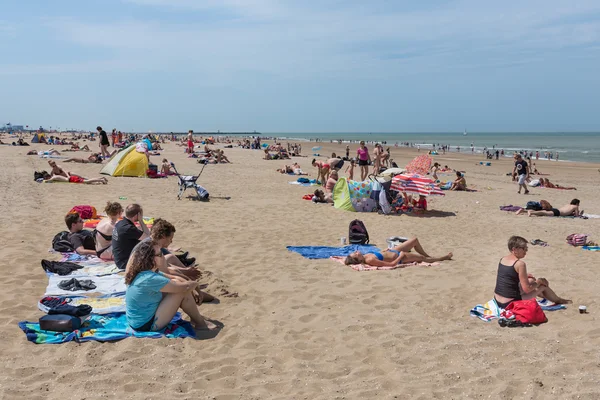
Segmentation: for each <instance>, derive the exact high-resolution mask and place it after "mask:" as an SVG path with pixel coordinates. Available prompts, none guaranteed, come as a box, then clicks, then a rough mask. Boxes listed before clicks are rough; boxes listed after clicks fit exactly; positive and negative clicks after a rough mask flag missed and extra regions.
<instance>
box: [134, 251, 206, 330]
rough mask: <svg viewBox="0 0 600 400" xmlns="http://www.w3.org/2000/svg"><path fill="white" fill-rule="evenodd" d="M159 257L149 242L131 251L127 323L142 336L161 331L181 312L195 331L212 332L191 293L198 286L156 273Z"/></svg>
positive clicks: (158, 253)
mask: <svg viewBox="0 0 600 400" xmlns="http://www.w3.org/2000/svg"><path fill="white" fill-rule="evenodd" d="M161 257H163V256H162V253H161V250H160V246H158V245H157V244H156V243H154V242H153V241H151V240H144V241H141V242H140V243H139V244H137V245H136V247H135V248H134V249H133V252H132V253H131V257H130V258H129V262H128V263H127V269H126V274H125V283H126V284H127V292H126V294H125V301H126V313H127V322H128V323H129V325H130V326H131V327H132V328H133V329H135V330H137V331H141V332H148V331H160V330H161V329H163V328H164V327H166V326H167V324H168V323H169V322H171V320H172V319H173V317H174V316H175V314H176V313H177V310H178V309H179V308H181V309H182V310H183V311H185V313H186V314H187V315H189V316H190V318H191V322H192V325H194V328H195V329H197V330H213V329H216V327H217V326H216V325H215V324H214V323H212V322H211V321H208V320H205V319H204V317H203V316H202V315H200V313H199V312H198V306H197V305H196V302H195V300H194V296H193V295H192V292H193V291H194V290H195V289H196V287H197V286H198V282H196V281H192V280H185V279H183V278H180V277H176V276H170V277H168V276H166V275H165V274H164V273H162V272H160V271H158V262H160V260H158V259H160V258H161Z"/></svg>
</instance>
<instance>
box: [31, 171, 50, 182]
mask: <svg viewBox="0 0 600 400" xmlns="http://www.w3.org/2000/svg"><path fill="white" fill-rule="evenodd" d="M49 177H50V174H48V172H46V171H41V172H40V171H34V173H33V180H34V181H36V182H37V181H38V180H44V179H46V178H49Z"/></svg>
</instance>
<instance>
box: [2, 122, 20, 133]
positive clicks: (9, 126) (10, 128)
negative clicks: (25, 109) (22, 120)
mask: <svg viewBox="0 0 600 400" xmlns="http://www.w3.org/2000/svg"><path fill="white" fill-rule="evenodd" d="M24 130H25V127H24V126H23V125H13V124H11V123H8V124H6V125H4V126H3V127H2V128H0V131H8V132H11V131H12V132H15V131H16V132H20V131H24Z"/></svg>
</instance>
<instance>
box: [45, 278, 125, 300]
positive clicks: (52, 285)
mask: <svg viewBox="0 0 600 400" xmlns="http://www.w3.org/2000/svg"><path fill="white" fill-rule="evenodd" d="M69 279H73V277H71V276H59V275H53V276H49V277H48V287H47V288H46V293H45V294H44V295H45V296H73V295H83V294H85V295H90V294H92V293H100V294H113V293H122V292H125V291H126V290H127V286H125V278H124V277H122V276H120V275H107V276H91V275H86V276H78V277H76V278H75V279H78V280H84V279H89V280H91V281H93V282H94V285H96V289H92V290H76V291H74V292H72V291H70V290H63V289H61V288H59V287H58V284H59V283H60V282H62V281H67V280H69Z"/></svg>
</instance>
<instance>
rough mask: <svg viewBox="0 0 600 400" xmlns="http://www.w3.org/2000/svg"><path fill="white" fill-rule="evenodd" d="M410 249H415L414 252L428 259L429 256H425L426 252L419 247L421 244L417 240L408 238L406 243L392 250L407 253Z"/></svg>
mask: <svg viewBox="0 0 600 400" xmlns="http://www.w3.org/2000/svg"><path fill="white" fill-rule="evenodd" d="M412 249H415V251H416V252H417V253H419V254H421V255H422V256H425V257H430V256H429V254H427V252H426V251H425V249H424V248H423V246H421V243H420V242H419V239H417V238H410V239H408V240H407V241H406V242H404V243H400V244H399V245H397V246H395V247H394V250H396V251H404V252H409V251H411V250H412Z"/></svg>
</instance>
